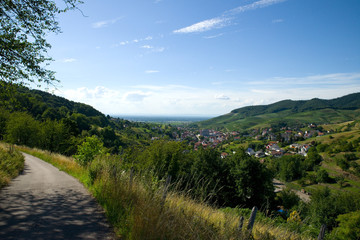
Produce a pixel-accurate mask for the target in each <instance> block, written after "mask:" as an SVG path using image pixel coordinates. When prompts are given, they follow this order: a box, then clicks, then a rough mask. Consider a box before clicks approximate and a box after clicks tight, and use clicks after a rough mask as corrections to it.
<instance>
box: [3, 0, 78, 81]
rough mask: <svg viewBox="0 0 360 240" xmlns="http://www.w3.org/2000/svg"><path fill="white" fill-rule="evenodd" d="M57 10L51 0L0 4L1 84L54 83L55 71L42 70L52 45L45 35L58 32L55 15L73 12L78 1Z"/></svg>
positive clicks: (70, 0)
mask: <svg viewBox="0 0 360 240" xmlns="http://www.w3.org/2000/svg"><path fill="white" fill-rule="evenodd" d="M63 1H64V3H65V6H64V7H62V8H59V7H58V6H57V5H56V4H55V1H51V0H1V1H0V65H1V67H0V80H1V82H0V83H1V84H2V85H3V84H4V83H16V84H26V83H28V82H37V83H38V84H40V83H42V82H43V83H46V84H52V83H55V82H56V79H55V77H54V72H53V71H50V70H48V69H46V68H45V66H46V65H48V64H49V62H50V61H51V60H52V59H51V58H49V57H48V56H46V54H47V51H48V50H49V49H50V48H51V45H50V44H49V43H48V42H47V41H46V39H45V36H46V34H47V33H50V32H53V33H59V32H60V27H59V24H58V22H57V20H56V16H57V15H58V14H60V13H62V12H66V11H68V10H70V9H76V8H77V5H78V4H80V3H81V1H80V0H63Z"/></svg>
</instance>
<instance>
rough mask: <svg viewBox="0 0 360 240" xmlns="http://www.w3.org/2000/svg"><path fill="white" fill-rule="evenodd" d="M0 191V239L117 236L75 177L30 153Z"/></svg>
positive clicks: (104, 237) (105, 237)
mask: <svg viewBox="0 0 360 240" xmlns="http://www.w3.org/2000/svg"><path fill="white" fill-rule="evenodd" d="M24 156H25V170H24V173H23V174H22V175H20V176H19V177H17V178H15V179H14V180H13V181H12V182H11V184H10V186H8V187H6V188H4V189H3V190H1V192H0V239H20V240H21V239H99V240H100V239H113V238H114V237H113V234H112V232H113V231H112V229H111V228H110V227H109V225H108V224H107V222H106V219H105V216H104V214H103V212H102V210H101V208H100V207H99V206H98V205H97V203H96V201H95V200H94V199H93V198H92V197H91V196H90V195H89V193H88V192H87V190H86V189H85V188H84V187H83V186H82V185H81V184H80V183H79V182H78V181H77V180H76V179H74V178H73V177H71V176H69V175H67V174H66V173H64V172H61V171H59V170H58V169H57V168H55V167H53V166H52V165H50V164H48V163H46V162H44V161H42V160H40V159H38V158H36V157H33V156H31V155H28V154H24Z"/></svg>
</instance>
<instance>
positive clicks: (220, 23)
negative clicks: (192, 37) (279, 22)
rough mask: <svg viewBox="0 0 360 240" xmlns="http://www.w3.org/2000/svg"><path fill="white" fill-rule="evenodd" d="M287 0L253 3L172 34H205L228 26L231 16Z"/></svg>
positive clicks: (264, 0)
mask: <svg viewBox="0 0 360 240" xmlns="http://www.w3.org/2000/svg"><path fill="white" fill-rule="evenodd" d="M284 1H287V0H260V1H256V2H253V3H251V4H247V5H243V6H240V7H237V8H234V9H231V10H230V11H227V12H225V13H224V14H222V16H220V17H214V18H211V19H208V20H204V21H201V22H198V23H195V24H192V25H190V26H188V27H184V28H180V29H177V30H174V31H173V33H194V32H205V31H209V30H212V29H216V28H223V27H225V26H228V25H230V21H231V19H232V16H234V15H237V14H240V13H243V12H246V11H250V10H255V9H258V8H264V7H268V6H271V5H273V4H277V3H281V2H284Z"/></svg>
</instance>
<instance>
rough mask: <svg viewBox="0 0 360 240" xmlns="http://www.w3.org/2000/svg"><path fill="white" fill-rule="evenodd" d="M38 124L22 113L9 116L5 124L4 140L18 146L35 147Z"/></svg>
mask: <svg viewBox="0 0 360 240" xmlns="http://www.w3.org/2000/svg"><path fill="white" fill-rule="evenodd" d="M39 129H40V124H39V122H37V121H36V120H35V119H34V118H33V117H32V116H30V115H29V114H27V113H24V112H16V113H13V114H11V116H10V118H9V120H8V121H7V123H6V135H5V140H6V141H8V142H10V143H13V144H18V145H26V146H29V147H35V146H37V143H38V142H39V137H38V135H39Z"/></svg>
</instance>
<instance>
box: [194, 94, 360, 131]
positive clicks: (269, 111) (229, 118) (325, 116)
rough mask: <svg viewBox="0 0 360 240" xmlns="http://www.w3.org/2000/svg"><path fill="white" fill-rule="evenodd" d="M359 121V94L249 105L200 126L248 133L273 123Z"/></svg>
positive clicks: (199, 124) (201, 123)
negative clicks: (328, 98)
mask: <svg viewBox="0 0 360 240" xmlns="http://www.w3.org/2000/svg"><path fill="white" fill-rule="evenodd" d="M358 118H360V93H354V94H350V95H347V96H344V97H340V98H336V99H331V100H322V99H318V98H314V99H311V100H308V101H305V100H302V101H292V100H284V101H280V102H276V103H273V104H269V105H259V106H248V107H243V108H239V109H235V110H233V111H231V112H230V113H228V114H225V115H222V116H219V117H216V118H212V119H209V120H206V121H203V122H200V123H198V126H199V127H201V128H213V129H223V128H225V129H228V130H246V129H250V128H259V127H269V126H271V125H272V124H279V123H283V124H291V125H295V124H304V123H316V124H324V123H339V122H346V121H350V120H354V119H358Z"/></svg>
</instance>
